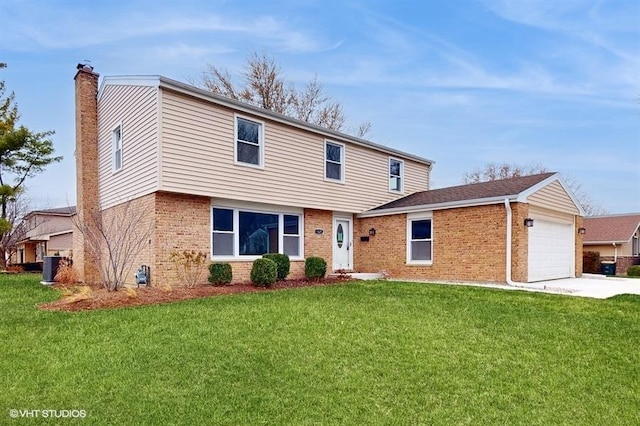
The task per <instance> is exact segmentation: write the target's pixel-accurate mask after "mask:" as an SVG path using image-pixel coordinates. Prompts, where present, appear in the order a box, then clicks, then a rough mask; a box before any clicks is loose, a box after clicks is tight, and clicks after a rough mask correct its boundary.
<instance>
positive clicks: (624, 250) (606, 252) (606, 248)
mask: <svg viewBox="0 0 640 426" xmlns="http://www.w3.org/2000/svg"><path fill="white" fill-rule="evenodd" d="M616 248H617V250H616ZM582 249H583V250H584V251H597V252H598V253H600V257H603V256H607V257H609V256H610V257H613V256H615V255H618V256H631V249H632V247H631V243H624V244H621V243H617V244H616V245H615V247H614V246H613V244H611V243H609V244H597V245H591V244H589V245H587V244H585V245H584V246H583V248H582Z"/></svg>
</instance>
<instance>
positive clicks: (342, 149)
mask: <svg viewBox="0 0 640 426" xmlns="http://www.w3.org/2000/svg"><path fill="white" fill-rule="evenodd" d="M329 144H331V145H335V146H339V147H340V163H336V162H335V161H329V160H327V146H328V145H329ZM345 151H346V148H345V145H344V144H343V143H340V142H334V141H331V140H325V141H324V158H323V164H324V180H325V181H327V182H337V183H344V180H345V176H344V174H345V165H344V163H345ZM329 162H331V163H332V164H340V179H334V178H330V177H327V163H329Z"/></svg>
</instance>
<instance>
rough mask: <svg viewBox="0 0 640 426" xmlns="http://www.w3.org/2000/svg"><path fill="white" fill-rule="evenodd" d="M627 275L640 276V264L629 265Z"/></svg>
mask: <svg viewBox="0 0 640 426" xmlns="http://www.w3.org/2000/svg"><path fill="white" fill-rule="evenodd" d="M627 275H628V276H630V277H640V265H633V266H629V268H628V269H627Z"/></svg>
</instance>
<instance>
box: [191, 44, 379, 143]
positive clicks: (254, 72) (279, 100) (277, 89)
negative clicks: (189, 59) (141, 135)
mask: <svg viewBox="0 0 640 426" xmlns="http://www.w3.org/2000/svg"><path fill="white" fill-rule="evenodd" d="M242 77H243V85H236V84H234V82H233V80H232V78H231V76H230V75H229V72H228V71H226V70H220V69H218V68H216V67H215V66H214V65H211V64H210V65H208V66H207V69H206V70H205V71H204V72H203V74H202V77H201V81H200V82H199V83H195V84H196V85H199V86H200V87H202V88H203V89H206V90H209V91H210V92H212V93H216V94H219V95H222V96H226V97H229V98H231V99H235V100H239V101H242V102H245V103H247V104H250V105H253V106H257V107H260V108H264V109H268V110H270V111H274V112H277V113H278V114H283V115H287V116H289V117H293V118H296V119H298V120H302V121H306V122H308V123H311V124H315V125H318V126H323V127H326V128H328V129H331V130H336V131H343V128H344V123H345V121H346V117H345V114H344V109H343V106H342V104H341V103H340V102H336V101H332V100H331V98H330V97H329V96H327V95H325V94H324V90H323V87H322V84H320V82H319V81H318V78H317V76H314V77H313V78H312V79H311V80H310V81H309V82H308V83H307V84H306V85H305V88H304V89H302V90H297V89H296V88H295V86H294V85H293V84H291V83H287V81H286V78H285V76H284V74H283V72H282V69H281V68H280V66H279V65H278V64H277V62H276V61H275V59H274V58H273V57H270V56H267V55H266V54H258V53H256V52H253V54H251V55H250V56H249V57H248V58H247V63H246V65H245V67H244V70H243V72H242ZM370 129H371V123H369V122H365V123H362V124H361V125H360V126H359V127H358V128H357V130H356V136H358V137H364V136H365V135H366V134H367V133H368V132H369V130H370Z"/></svg>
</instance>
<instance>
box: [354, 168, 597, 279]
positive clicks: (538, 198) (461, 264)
mask: <svg viewBox="0 0 640 426" xmlns="http://www.w3.org/2000/svg"><path fill="white" fill-rule="evenodd" d="M582 216H584V211H583V209H582V207H581V206H580V204H579V203H578V201H577V200H576V198H575V196H574V195H573V194H572V192H571V190H570V189H569V188H568V187H567V185H566V184H565V183H564V182H563V181H562V179H561V178H560V176H559V175H557V174H555V173H542V174H538V175H531V176H521V177H515V178H511V179H504V180H495V181H490V182H480V183H475V184H469V185H461V186H454V187H448V188H441V189H434V190H429V191H423V192H418V193H414V194H411V195H408V196H406V197H403V198H400V199H398V200H395V201H393V202H391V203H387V204H385V205H382V206H379V207H376V208H374V209H372V210H369V211H367V212H363V213H360V214H359V215H358V216H357V220H356V222H355V224H354V226H355V232H356V233H357V234H359V235H360V236H364V237H363V238H361V239H360V240H359V241H358V239H356V242H355V246H354V260H355V268H356V269H357V270H362V271H365V272H376V271H381V270H382V271H385V273H387V274H388V275H390V276H392V277H398V278H411V279H421V280H447V281H480V282H506V283H508V284H511V285H518V284H519V283H523V282H536V281H544V280H553V279H560V278H571V277H575V276H580V275H581V274H582V259H581V254H582V235H580V234H578V229H579V228H580V227H582V223H583V222H582ZM424 227H426V228H424ZM423 228H424V229H425V230H426V231H428V232H419V231H420V230H422V229H423ZM398 230H404V231H405V232H402V231H400V233H399V232H398ZM419 244H420V245H422V246H424V247H429V250H428V251H427V252H422V251H418V250H416V247H418V246H419Z"/></svg>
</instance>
